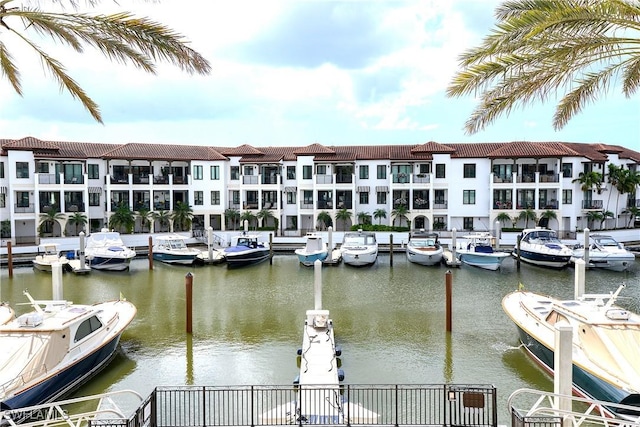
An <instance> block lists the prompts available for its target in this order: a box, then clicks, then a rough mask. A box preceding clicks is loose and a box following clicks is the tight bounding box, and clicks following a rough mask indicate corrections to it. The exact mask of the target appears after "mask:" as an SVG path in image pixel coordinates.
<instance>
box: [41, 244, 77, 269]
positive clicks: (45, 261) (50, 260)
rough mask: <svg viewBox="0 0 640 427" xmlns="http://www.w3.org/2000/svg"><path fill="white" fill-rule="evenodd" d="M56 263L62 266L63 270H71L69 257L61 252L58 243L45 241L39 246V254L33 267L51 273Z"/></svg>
mask: <svg viewBox="0 0 640 427" xmlns="http://www.w3.org/2000/svg"><path fill="white" fill-rule="evenodd" d="M54 263H58V264H60V265H61V266H62V270H63V271H69V270H70V267H69V259H68V258H67V257H66V256H65V255H64V254H60V250H59V249H58V245H57V244H56V243H43V244H41V245H40V246H38V255H36V257H35V258H34V259H33V268H35V269H36V270H40V271H45V272H47V273H51V269H52V266H53V264H54Z"/></svg>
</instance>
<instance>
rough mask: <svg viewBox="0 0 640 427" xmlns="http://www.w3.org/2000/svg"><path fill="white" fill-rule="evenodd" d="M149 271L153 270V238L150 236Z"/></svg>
mask: <svg viewBox="0 0 640 427" xmlns="http://www.w3.org/2000/svg"><path fill="white" fill-rule="evenodd" d="M149 270H153V237H151V236H149Z"/></svg>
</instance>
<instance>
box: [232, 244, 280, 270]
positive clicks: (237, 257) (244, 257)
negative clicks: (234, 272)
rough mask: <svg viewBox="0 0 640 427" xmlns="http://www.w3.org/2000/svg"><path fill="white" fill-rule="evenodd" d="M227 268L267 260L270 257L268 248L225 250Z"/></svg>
mask: <svg viewBox="0 0 640 427" xmlns="http://www.w3.org/2000/svg"><path fill="white" fill-rule="evenodd" d="M225 257H226V259H227V268H239V267H246V266H248V265H253V264H258V263H261V262H263V261H266V260H268V259H269V258H270V257H271V251H270V250H269V248H263V249H252V250H248V251H241V252H225Z"/></svg>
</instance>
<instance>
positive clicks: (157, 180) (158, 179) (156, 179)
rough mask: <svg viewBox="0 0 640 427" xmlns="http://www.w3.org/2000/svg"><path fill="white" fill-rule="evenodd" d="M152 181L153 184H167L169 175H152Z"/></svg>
mask: <svg viewBox="0 0 640 427" xmlns="http://www.w3.org/2000/svg"><path fill="white" fill-rule="evenodd" d="M153 183H154V184H168V183H169V177H168V176H164V175H154V176H153Z"/></svg>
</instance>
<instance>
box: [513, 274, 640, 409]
mask: <svg viewBox="0 0 640 427" xmlns="http://www.w3.org/2000/svg"><path fill="white" fill-rule="evenodd" d="M622 288H624V285H623V286H621V287H620V288H619V289H618V290H617V291H616V292H615V293H612V294H605V295H589V294H585V295H583V296H582V297H580V298H578V299H573V300H558V299H555V298H552V297H549V296H544V295H540V294H536V293H533V292H528V291H523V290H520V291H516V292H512V293H510V294H508V295H507V296H505V297H504V298H503V300H502V307H503V309H504V311H505V313H506V314H507V316H509V317H510V318H511V320H512V321H513V322H514V323H515V325H516V326H517V328H518V333H519V336H520V341H521V342H522V344H523V346H524V349H525V350H526V351H527V352H528V353H529V354H530V355H531V356H532V357H533V359H534V360H535V361H536V362H538V363H539V364H540V365H541V366H542V367H543V368H544V369H545V370H546V371H548V372H549V373H550V374H553V366H554V348H555V334H556V324H559V323H560V322H562V323H563V324H568V325H570V326H571V327H572V328H573V345H572V347H573V351H572V354H573V360H572V362H573V370H572V373H573V375H572V377H573V388H574V392H575V393H576V394H578V395H580V396H583V397H586V398H589V399H595V400H601V401H605V402H612V403H618V404H623V405H633V406H638V407H639V409H638V411H639V412H640V363H638V355H639V354H640V316H638V314H635V313H631V312H629V311H627V310H625V309H623V308H620V307H618V306H616V305H615V301H616V298H617V296H618V294H619V293H620V291H621V290H622ZM615 415H618V416H623V417H624V416H625V415H629V414H625V413H620V412H618V413H616V414H615ZM637 417H638V413H637V412H636V413H635V415H634V419H636V420H637Z"/></svg>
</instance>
